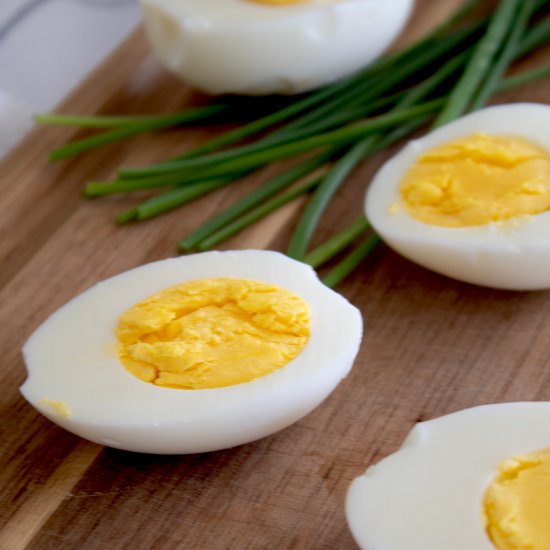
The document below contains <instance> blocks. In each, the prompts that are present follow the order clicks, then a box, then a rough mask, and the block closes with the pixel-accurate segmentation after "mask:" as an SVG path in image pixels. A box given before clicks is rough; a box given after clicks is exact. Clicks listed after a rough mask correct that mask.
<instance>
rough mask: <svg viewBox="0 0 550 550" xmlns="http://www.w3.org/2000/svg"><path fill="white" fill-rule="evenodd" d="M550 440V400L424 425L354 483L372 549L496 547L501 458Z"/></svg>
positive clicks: (353, 508)
mask: <svg viewBox="0 0 550 550" xmlns="http://www.w3.org/2000/svg"><path fill="white" fill-rule="evenodd" d="M549 446H550V403H547V402H540V403H534V402H533V403H530V402H523V403H521V402H520V403H503V404H495V405H483V406H479V407H474V408H471V409H466V410H463V411H459V412H456V413H453V414H449V415H447V416H443V417H440V418H436V419H434V420H430V421H427V422H421V423H419V424H417V425H416V426H415V427H414V428H413V429H412V431H411V432H410V434H409V436H408V437H407V438H406V440H405V442H404V443H403V446H402V447H401V449H400V450H399V451H397V452H396V453H394V454H392V455H390V456H388V457H387V458H385V459H383V460H382V461H380V462H379V463H378V464H376V465H374V466H371V467H370V468H368V469H367V471H366V472H365V473H364V474H363V475H361V476H360V477H357V478H356V479H355V480H354V481H353V482H352V484H351V485H350V488H349V490H348V494H347V500H346V517H347V520H348V524H349V527H350V529H351V532H352V533H353V536H354V538H355V540H356V541H357V543H358V545H359V546H360V547H361V548H362V549H365V550H404V549H405V548H406V549H407V550H443V549H444V550H466V549H467V550H494V546H493V544H492V543H491V542H490V540H489V538H488V536H487V534H486V533H485V529H484V524H483V514H482V506H483V495H484V493H485V490H486V488H487V487H488V485H489V484H490V483H491V481H492V480H493V479H494V477H495V476H496V474H497V468H498V466H499V464H500V463H501V462H503V461H504V460H507V459H510V458H512V457H513V456H516V455H518V454H522V453H528V452H532V451H536V450H541V449H544V448H547V447H549Z"/></svg>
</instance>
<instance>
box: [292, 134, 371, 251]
mask: <svg viewBox="0 0 550 550" xmlns="http://www.w3.org/2000/svg"><path fill="white" fill-rule="evenodd" d="M374 144H375V138H374V137H369V138H367V139H364V140H362V141H360V142H358V143H356V144H355V145H354V146H353V147H352V148H351V149H350V150H349V151H348V152H347V153H346V154H345V155H344V156H343V157H342V158H341V159H340V160H339V161H338V162H337V163H336V164H335V165H334V167H333V168H332V169H331V170H330V172H329V173H328V174H327V175H326V176H325V177H324V178H323V181H322V183H321V185H319V187H318V188H317V190H316V192H315V194H314V195H313V197H312V198H311V200H310V202H309V203H308V205H307V207H306V209H305V212H304V214H303V216H302V217H301V218H300V221H299V222H298V226H297V227H296V230H295V232H294V234H293V235H292V238H291V240H290V244H289V246H288V250H287V254H288V255H289V256H290V257H291V258H295V259H297V260H303V258H304V256H305V254H306V251H307V245H308V244H309V241H310V239H311V236H312V235H313V231H314V230H315V228H316V227H317V223H318V222H319V219H320V217H321V215H322V214H323V212H324V210H325V208H326V206H327V205H328V203H329V202H330V199H331V198H332V196H333V195H334V193H335V192H336V191H337V190H338V188H339V187H340V185H341V184H342V182H343V181H344V180H345V178H346V177H347V176H348V175H349V173H350V172H351V171H352V170H353V169H354V168H355V167H356V166H357V163H358V162H359V161H360V160H361V159H363V158H364V156H365V155H366V154H367V152H369V151H371V150H372V148H373V145H374Z"/></svg>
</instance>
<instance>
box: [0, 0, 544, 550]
mask: <svg viewBox="0 0 550 550" xmlns="http://www.w3.org/2000/svg"><path fill="white" fill-rule="evenodd" d="M459 3H460V2H459V1H449V2H444V3H443V2H437V1H436V0H422V1H420V0H419V1H418V2H417V7H416V11H415V14H414V17H413V19H412V20H411V22H410V25H409V27H408V29H407V31H406V33H405V34H404V36H403V38H402V42H403V41H407V40H411V39H412V38H416V37H418V36H420V35H422V34H423V33H424V32H426V31H427V30H428V28H429V27H430V26H432V25H434V24H435V23H436V20H437V19H442V18H444V17H445V16H446V15H447V14H448V13H449V12H450V11H451V10H452V9H453V8H454V7H455V6H457V5H458V4H459ZM548 59H550V51H548V50H545V51H542V52H540V53H538V54H537V56H536V57H535V58H533V59H531V60H528V61H527V62H526V63H537V64H538V63H541V62H544V61H547V60H548ZM203 100H204V98H202V97H201V96H199V95H198V94H196V93H194V92H192V91H191V90H190V89H189V88H187V87H185V86H182V85H181V83H178V82H177V81H175V79H173V78H172V77H171V76H169V75H168V74H166V72H165V71H164V70H163V69H162V68H161V67H160V66H159V65H158V64H157V62H156V61H155V60H154V59H153V58H152V56H151V54H150V53H149V50H148V47H147V44H146V43H145V40H144V36H143V34H142V32H141V31H137V32H136V33H135V34H134V35H133V36H131V37H130V38H129V39H128V41H127V42H126V43H125V44H124V45H123V46H122V47H121V48H120V49H119V50H118V51H117V52H115V53H114V54H113V55H112V56H111V57H110V58H109V59H108V60H107V61H106V63H105V64H104V65H103V66H101V67H100V68H99V69H98V70H97V71H95V72H94V73H93V74H92V75H91V76H90V77H89V78H88V79H87V80H86V81H85V82H84V83H83V84H82V86H80V87H79V88H78V89H77V90H75V91H74V93H72V94H71V95H70V97H69V98H68V99H67V100H66V102H64V104H63V105H62V107H61V109H62V110H63V111H66V112H78V113H124V112H128V113H130V112H141V113H146V112H160V111H166V112H168V111H171V110H175V109H178V108H181V107H182V106H183V105H185V104H189V103H194V102H200V101H203ZM497 100H498V101H519V100H531V101H540V102H549V101H550V90H549V89H548V84H547V83H537V84H533V85H530V86H527V87H525V88H522V89H521V90H515V91H514V92H509V93H508V94H506V95H503V96H501V97H500V98H497ZM76 135H80V132H79V131H76V130H71V129H69V130H67V129H57V128H46V129H37V130H36V131H34V132H32V133H31V135H29V137H28V138H27V139H26V140H25V141H24V142H23V143H22V144H21V146H20V147H18V149H17V150H15V151H14V152H13V154H11V155H10V156H9V157H8V158H7V159H5V161H4V162H3V163H2V164H1V166H0V173H1V174H2V178H1V185H2V202H1V204H0V232H1V234H2V239H1V240H0V265H1V267H0V319H1V320H2V327H3V330H2V331H1V332H0V354H1V357H2V364H1V370H0V377H1V383H0V396H1V407H2V409H1V414H2V418H1V422H0V427H1V428H0V429H1V434H0V445H1V451H2V468H0V487H1V488H2V510H1V512H0V514H1V516H0V528H1V529H2V530H1V531H0V549H1V550H19V549H39V550H40V549H74V548H85V549H98V550H99V549H123V548H133V549H162V550H164V549H179V548H193V549H201V550H202V549H213V550H217V549H239V550H242V549H264V548H265V549H270V548H284V549H287V548H288V549H300V548H306V549H308V548H311V549H321V550H323V549H327V550H329V549H330V550H332V549H335V548H338V549H348V548H349V549H353V548H355V545H354V543H353V541H352V538H351V535H350V533H349V531H348V529H347V526H346V523H345V516H344V507H343V503H344V498H345V493H346V490H347V487H348V485H349V483H350V481H351V480H352V479H353V478H354V477H355V476H357V475H359V474H360V473H361V472H362V471H364V469H365V468H366V467H367V466H368V465H369V464H371V463H373V462H376V461H377V460H379V459H380V458H382V457H384V456H386V455H387V454H388V453H390V452H392V451H394V450H395V449H396V448H397V447H398V446H399V445H400V443H401V442H402V440H403V438H404V436H405V435H406V434H407V432H408V431H409V430H410V428H411V427H412V426H413V425H414V423H415V422H417V421H421V420H425V419H429V418H433V417H435V416H438V415H441V414H445V413H448V412H451V411H456V410H459V409H462V408H465V407H470V406H474V405H478V404H482V403H489V402H504V401H516V400H545V399H549V398H550V375H549V372H550V359H549V356H548V349H549V348H550V317H549V311H550V293H548V292H530V293H513V292H501V291H494V290H488V289H483V288H478V287H474V286H470V285H466V284H461V283H458V282H456V281H452V280H450V279H447V278H444V277H440V276H438V275H435V274H433V273H430V272H428V271H426V270H423V269H421V268H419V267H417V266H414V265H413V264H411V263H409V262H407V261H405V260H403V259H401V258H399V257H397V256H396V255H395V254H393V253H392V252H390V251H389V250H387V249H385V248H381V249H380V250H379V251H377V252H376V253H375V254H374V256H373V257H372V258H371V259H370V261H369V262H368V263H366V264H365V265H363V266H362V267H361V269H358V270H357V272H356V273H354V274H353V276H351V277H350V278H349V279H347V280H346V281H345V282H344V283H343V284H341V285H340V287H339V289H338V290H339V291H340V292H341V293H342V294H344V295H345V296H346V297H347V298H348V299H350V300H351V301H352V302H353V303H354V304H355V305H357V307H359V308H360V309H361V311H362V313H363V316H364V320H365V335H364V340H363V344H362V348H361V351H360V354H359V357H358V359H357V362H356V364H355V367H354V369H353V370H352V372H351V374H350V375H349V377H348V378H347V379H346V380H345V381H344V382H343V383H342V384H341V385H340V386H339V387H338V389H337V390H336V391H335V392H334V393H333V394H332V395H331V396H330V397H329V399H327V401H326V402H325V403H323V405H322V406H320V407H319V408H318V409H317V410H315V411H314V412H313V413H312V414H310V415H309V416H307V417H306V418H304V419H303V420H302V421H300V422H298V423H297V424H295V425H294V426H292V427H290V428H288V429H286V430H284V431H282V432H280V433H278V434H275V435H273V436H271V437H268V438H265V439H263V440H261V441H258V442H256V443H252V444H249V445H245V446H242V447H238V448H235V449H230V450H227V451H222V452H216V453H207V454H201V455H192V456H149V455H140V454H134V453H127V452H122V451H117V450H113V449H108V448H103V447H100V446H97V445H94V444H91V443H87V442H85V441H82V440H80V439H79V438H77V437H75V436H73V435H71V434H69V433H67V432H65V431H63V430H62V429H60V428H58V427H57V426H55V425H53V424H51V423H50V422H48V421H47V420H45V419H44V418H43V417H41V416H39V415H38V414H37V413H36V412H35V411H34V410H33V409H32V408H31V407H30V406H29V405H28V404H27V403H26V402H25V401H24V400H23V398H22V397H21V395H20V394H19V392H18V387H19V385H20V384H21V383H22V382H23V380H24V378H25V369H24V366H23V363H22V360H21V354H20V349H21V345H22V344H23V342H24V341H25V339H26V338H27V337H28V336H29V335H30V333H31V332H32V331H33V330H34V329H35V328H36V327H37V326H38V325H39V324H40V323H41V322H42V321H43V320H44V319H45V318H46V317H47V316H48V315H49V314H51V313H52V312H53V311H55V310H56V309H57V308H58V307H59V306H60V305H62V304H63V303H64V302H66V301H67V300H69V299H70V298H72V297H73V296H75V295H76V294H77V293H78V292H80V291H82V290H84V289H85V288H87V287H89V286H90V285H92V284H93V283H95V282H96V281H98V280H101V279H104V278H106V277H109V276H111V275H114V274H115V273H118V272H121V271H124V270H126V269H129V268H132V267H135V266H138V265H140V264H143V263H145V262H149V261H152V260H156V259H160V258H165V257H169V256H173V255H174V254H175V253H176V252H175V243H176V242H177V241H178V240H179V238H181V237H182V236H183V235H185V234H186V233H187V232H189V231H190V230H192V229H193V228H194V227H196V226H197V225H198V224H199V223H201V222H202V221H203V220H205V219H207V218H208V217H209V216H210V215H212V214H213V213H214V212H216V211H219V210H220V209H221V208H222V207H223V206H224V205H225V204H227V202H228V201H230V200H234V198H235V197H237V196H239V195H241V194H242V193H244V192H245V191H246V190H247V189H250V188H251V187H252V186H254V185H256V184H257V183H258V181H260V179H261V178H262V177H264V176H265V173H264V174H263V175H259V176H254V177H250V178H247V179H246V180H245V181H242V182H240V183H239V184H238V185H235V186H233V187H231V188H227V189H224V190H221V191H219V192H216V193H215V194H213V195H211V196H209V197H207V198H205V199H203V200H200V201H198V202H197V203H196V204H194V205H191V206H189V207H185V208H183V209H179V210H177V211H174V212H171V213H170V214H167V215H165V216H163V217H162V218H159V219H158V220H152V221H150V222H147V223H142V224H135V225H128V226H126V227H122V228H117V227H116V226H115V224H114V223H113V219H114V216H115V215H116V214H117V213H118V212H120V211H121V210H124V209H125V208H127V207H128V206H130V205H131V204H132V203H133V200H134V199H133V198H131V197H127V196H120V197H119V196H117V197H109V198H104V199H101V200H94V201H85V200H82V199H81V198H80V196H79V191H80V189H81V188H82V186H83V184H84V183H85V182H87V181H89V180H92V179H93V180H98V179H106V178H108V177H109V176H110V175H112V173H113V171H114V170H115V169H116V168H117V167H119V166H120V165H136V164H143V163H146V162H149V161H153V160H157V159H162V158H165V157H168V156H170V155H172V154H175V153H177V152H179V151H181V150H182V149H185V148H186V147H188V146H190V145H191V144H192V143H195V142H198V141H201V140H204V139H207V138H208V136H209V133H208V131H206V130H199V129H193V130H188V131H186V132H183V133H182V132H179V133H175V132H173V133H170V132H167V133H165V134H162V135H159V136H158V137H155V138H154V139H151V137H150V136H143V137H140V138H137V139H133V140H129V141H128V142H126V143H123V144H118V145H112V146H109V147H106V148H105V149H103V150H100V151H95V152H93V153H90V154H87V155H83V156H82V157H81V158H79V159H76V160H71V161H66V162H63V163H59V164H54V165H52V164H49V163H48V161H47V154H48V152H49V151H50V150H51V149H52V148H53V147H55V146H56V145H59V144H61V143H63V142H65V141H66V140H68V139H70V138H73V137H75V136H76ZM389 154H391V151H388V152H386V153H384V154H381V155H378V156H376V157H375V158H373V159H371V160H369V161H368V162H365V163H364V164H363V165H362V166H361V167H360V168H359V169H358V170H356V171H355V173H354V174H353V176H352V177H351V178H350V179H349V181H348V182H347V184H346V186H345V187H344V188H343V189H342V191H341V192H340V194H339V195H338V196H337V197H336V199H335V200H334V202H333V204H332V205H331V209H330V211H329V213H328V214H327V215H326V217H325V218H326V219H325V220H324V222H325V223H323V225H322V227H321V230H320V231H319V234H318V236H317V239H319V240H320V239H323V238H325V237H326V236H327V235H328V234H329V232H331V231H334V230H335V229H337V228H339V227H341V226H343V225H344V224H345V223H346V221H347V220H349V218H350V217H352V216H354V215H355V214H357V213H358V212H359V209H360V203H361V201H362V198H361V197H362V196H363V194H364V190H365V188H366V185H367V183H368V181H369V179H370V176H371V175H372V173H373V172H374V171H375V170H376V168H377V167H378V166H379V165H380V163H381V162H382V161H383V159H384V158H385V157H386V156H387V155H389ZM276 170H277V167H269V168H268V169H267V172H270V171H271V172H272V171H276ZM299 209H300V203H299V202H297V203H296V204H293V205H290V206H289V207H287V208H285V209H284V210H282V211H281V212H278V213H277V214H275V215H274V216H271V217H269V218H267V219H266V220H265V221H263V222H262V223H260V224H258V225H256V226H255V227H253V228H250V229H249V230H247V231H245V232H243V233H242V234H240V235H238V236H237V237H235V238H233V239H232V240H231V241H230V242H228V243H227V244H226V245H225V248H253V247H255V248H271V249H277V250H282V249H284V246H285V243H286V240H287V238H288V233H289V230H290V227H291V226H292V223H293V221H294V219H295V214H296V211H297V210H299Z"/></svg>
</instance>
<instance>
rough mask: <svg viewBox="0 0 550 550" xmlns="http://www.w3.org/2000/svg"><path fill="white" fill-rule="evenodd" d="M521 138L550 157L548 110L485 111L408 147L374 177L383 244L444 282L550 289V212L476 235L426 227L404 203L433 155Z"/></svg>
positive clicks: (373, 200)
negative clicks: (411, 174) (416, 168)
mask: <svg viewBox="0 0 550 550" xmlns="http://www.w3.org/2000/svg"><path fill="white" fill-rule="evenodd" d="M478 132H482V133H485V134H493V135H503V136H517V137H522V138H525V139H527V140H530V141H531V142H533V143H534V144H538V145H540V146H541V147H543V148H545V149H546V150H547V151H549V152H550V106H548V105H542V104H536V103H517V104H507V105H499V106H494V107H487V108H485V109H481V110H479V111H477V112H474V113H472V114H469V115H466V116H464V117H462V118H460V119H458V120H457V121H455V122H452V123H450V124H447V125H446V126H443V127H441V128H439V129H437V130H434V131H432V132H430V133H429V134H427V135H426V136H424V137H422V138H420V139H417V140H414V141H411V142H410V143H409V144H408V145H407V146H406V147H404V148H403V149H402V150H401V151H400V152H399V153H398V154H397V155H396V156H394V157H393V158H392V159H390V160H389V161H388V162H387V163H386V164H385V165H384V166H383V167H382V168H381V169H380V170H379V172H378V173H377V174H376V176H375V177H374V179H373V181H372V183H371V185H370V187H369V190H368V192H367V195H366V200H365V212H366V215H367V218H368V219H369V221H370V223H371V224H372V226H373V227H374V228H375V230H376V231H377V232H378V234H379V235H380V237H381V238H382V239H383V240H384V241H385V242H386V243H387V244H388V245H389V246H390V247H392V248H393V249H394V250H396V251H397V252H398V253H400V254H402V255H403V256H405V257H406V258H408V259H409V260H412V261H413V262H416V263H418V264H420V265H422V266H424V267H427V268H428V269H432V270H433V271H436V272H438V273H441V274H443V275H447V276H449V277H453V278H455V279H459V280H461V281H465V282H469V283H474V284H478V285H482V286H488V287H494V288H502V289H509V290H538V289H546V288H550V238H549V235H550V212H543V213H541V214H538V215H536V216H529V217H523V218H516V219H511V220H507V221H505V222H500V223H490V224H486V225H482V226H472V227H458V228H454V227H441V226H436V225H429V224H425V223H422V222H420V221H418V220H416V219H414V218H413V217H412V216H410V215H409V214H408V213H407V212H406V210H405V209H404V208H399V209H397V211H393V210H392V209H391V206H392V205H394V204H396V203H399V202H400V193H399V185H400V182H401V179H402V178H403V176H404V175H405V173H406V172H407V171H408V169H409V168H410V167H411V165H413V164H414V163H415V161H416V159H417V158H418V157H419V156H421V155H422V154H424V153H426V152H427V151H428V150H429V149H431V148H433V147H435V146H437V145H440V144H443V143H445V142H448V141H452V140H454V139H458V138H460V137H463V136H468V135H471V134H474V133H478Z"/></svg>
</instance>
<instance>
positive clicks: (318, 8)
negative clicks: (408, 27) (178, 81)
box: [141, 0, 414, 95]
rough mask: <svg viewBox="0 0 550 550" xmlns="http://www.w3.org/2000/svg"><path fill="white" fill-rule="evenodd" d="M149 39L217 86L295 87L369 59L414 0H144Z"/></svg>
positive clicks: (164, 56)
mask: <svg viewBox="0 0 550 550" xmlns="http://www.w3.org/2000/svg"><path fill="white" fill-rule="evenodd" d="M141 4H142V8H143V19H144V24H145V29H146V32H147V36H148V38H149V42H150V43H151V46H152V49H153V51H154V52H155V53H156V55H157V57H158V58H159V59H160V61H161V62H162V63H163V64H164V65H165V66H166V68H168V69H169V70H170V71H172V72H173V73H174V74H176V75H177V76H179V77H180V78H182V79H183V80H185V81H187V82H189V83H190V84H192V85H193V86H195V87H197V88H199V89H201V90H203V91H206V92H208V93H210V94H223V93H236V94H249V95H261V94H270V93H283V94H294V93H301V92H304V91H307V90H311V89H314V88H318V87H320V86H322V85H324V84H328V83H330V82H334V81H336V80H338V79H340V78H342V77H344V76H347V75H350V74H352V73H354V72H355V71H357V70H359V69H361V68H362V67H365V66H366V65H368V64H369V63H371V62H372V61H373V60H374V59H376V58H377V57H378V56H380V55H381V54H382V53H383V52H384V51H385V50H386V49H387V48H388V47H389V46H390V45H391V43H392V42H393V41H394V40H395V38H396V37H397V35H398V34H399V33H400V32H401V30H402V28H403V27H404V25H405V23H406V21H407V20H408V18H409V15H410V13H411V11H412V7H413V4H414V1H413V0H393V2H390V3H388V2H384V1H381V0H303V1H301V2H297V3H290V4H285V5H273V4H267V3H261V2H260V0H141Z"/></svg>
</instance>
